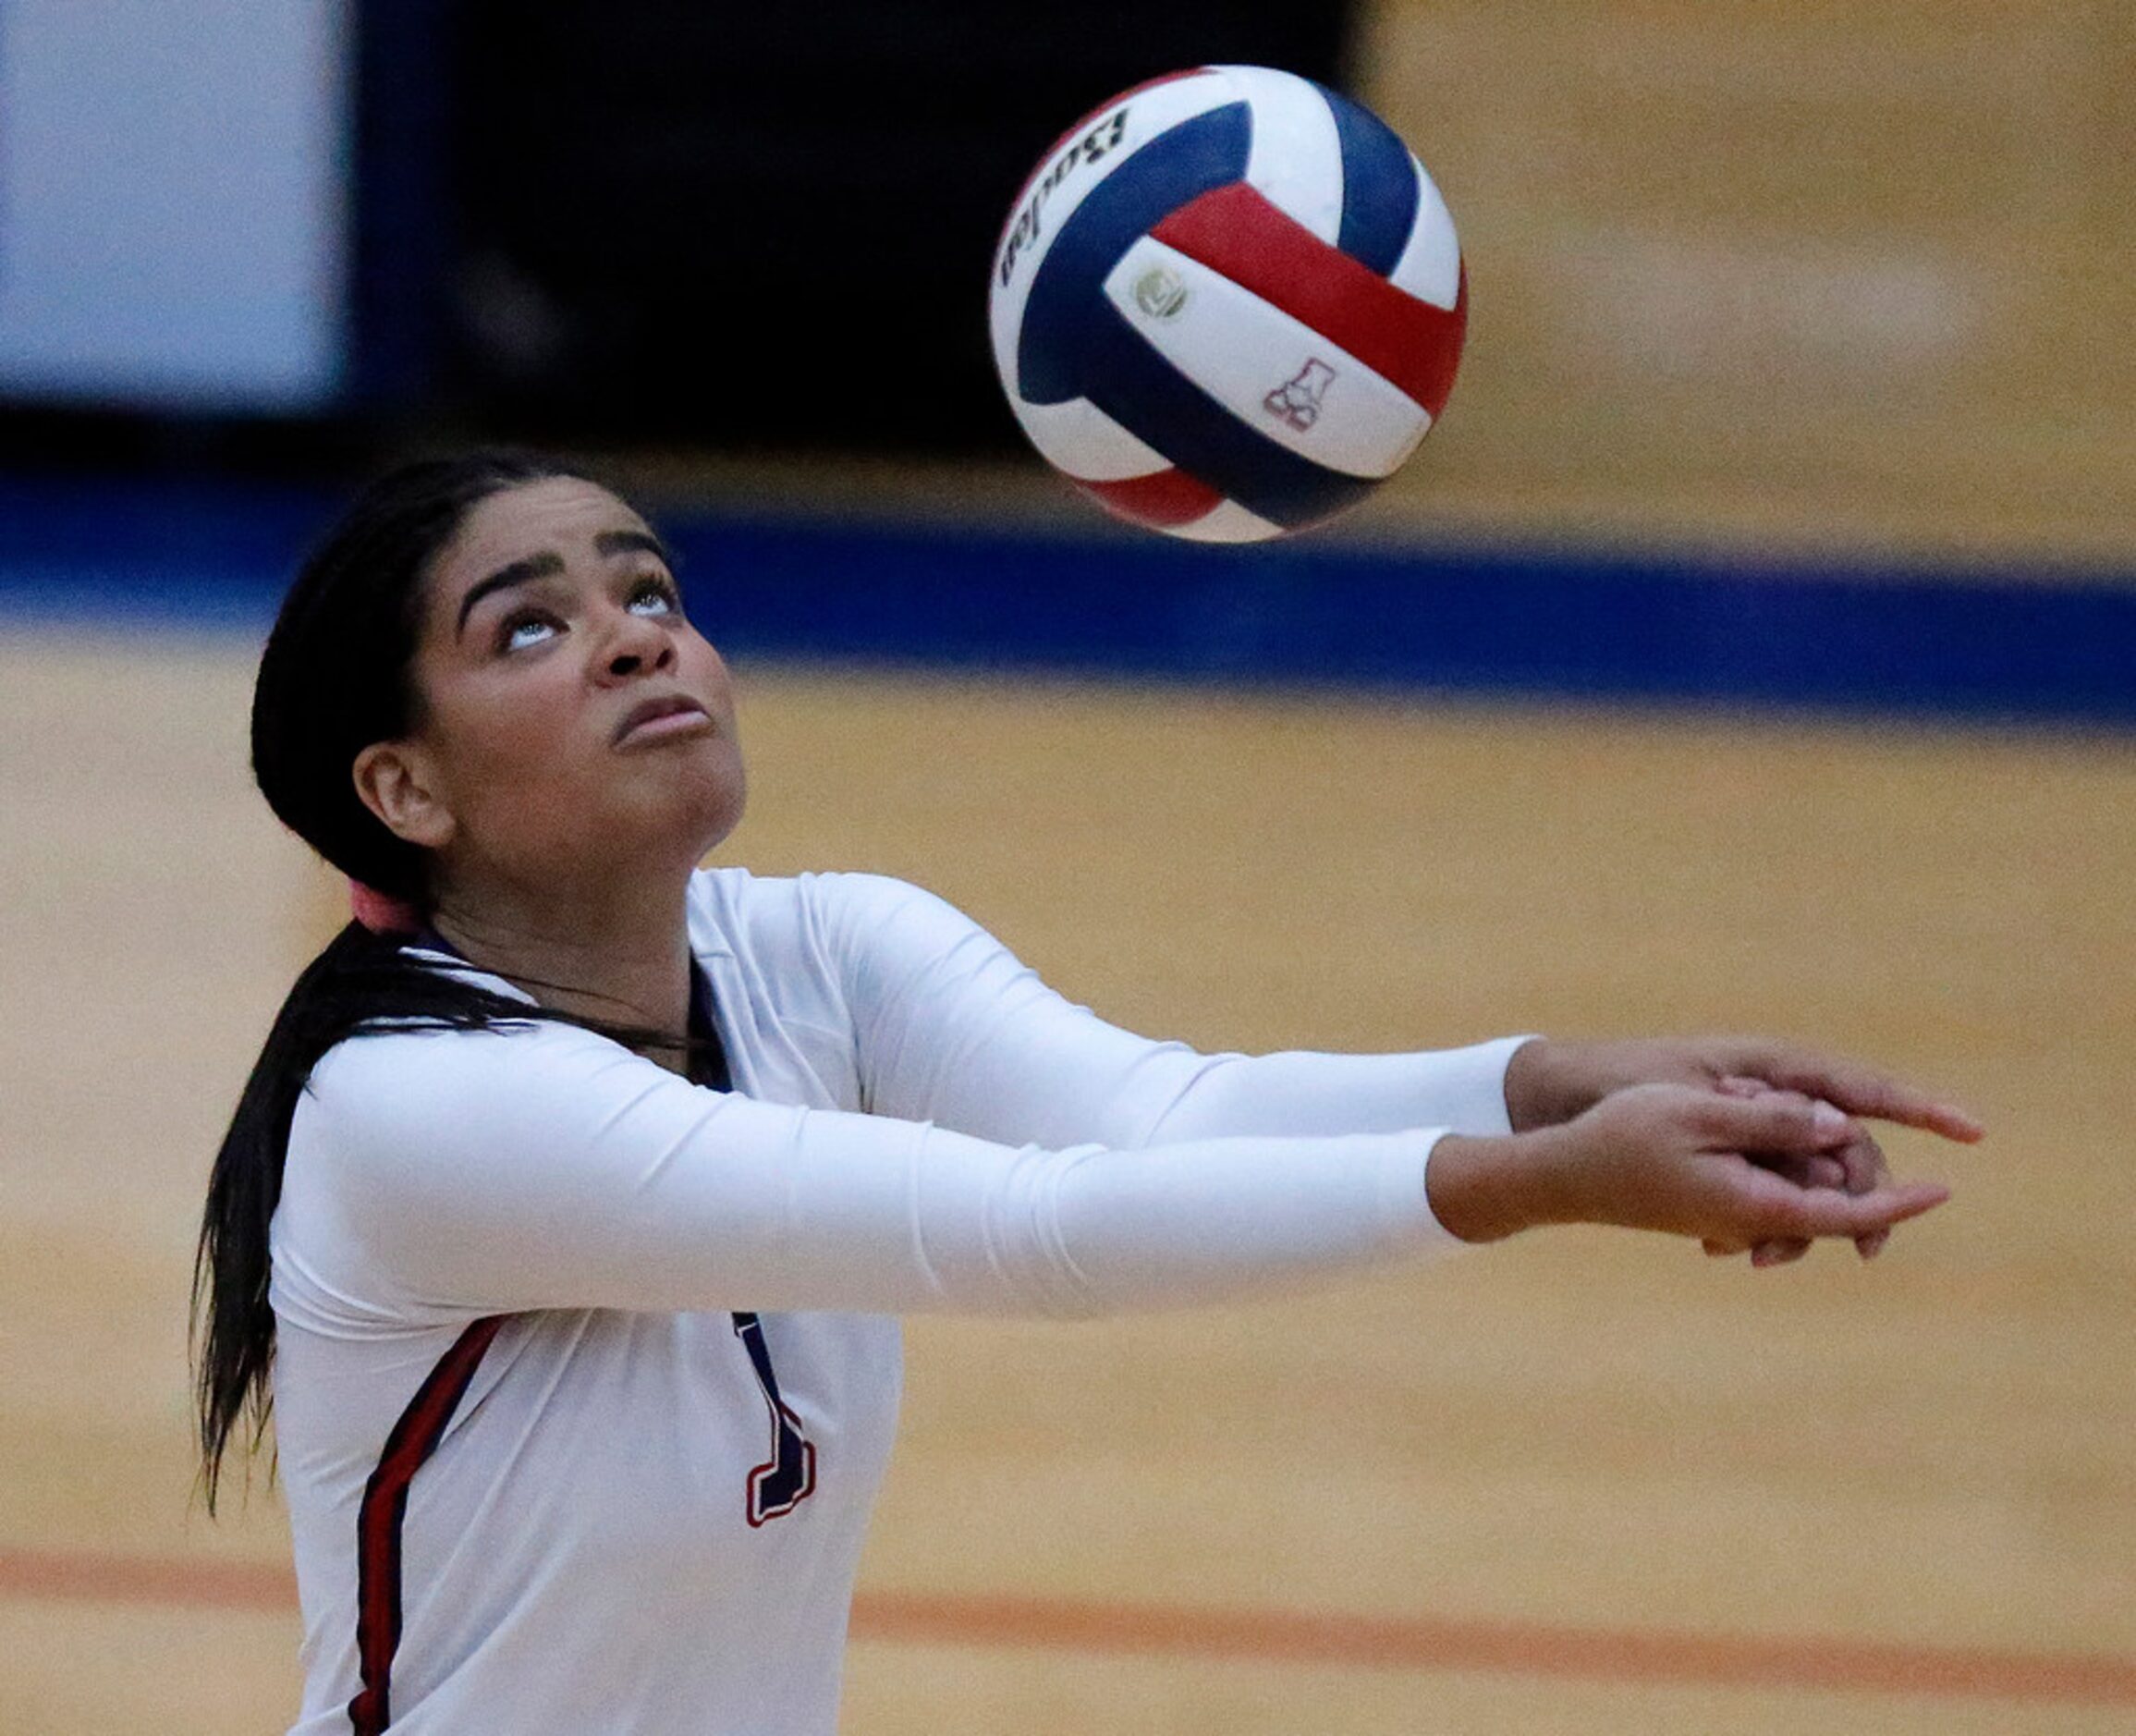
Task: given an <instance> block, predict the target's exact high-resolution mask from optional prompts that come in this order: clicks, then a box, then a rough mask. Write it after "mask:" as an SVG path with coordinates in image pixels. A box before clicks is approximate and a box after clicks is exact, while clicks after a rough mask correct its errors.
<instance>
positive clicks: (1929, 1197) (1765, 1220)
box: [1752, 1171, 1950, 1241]
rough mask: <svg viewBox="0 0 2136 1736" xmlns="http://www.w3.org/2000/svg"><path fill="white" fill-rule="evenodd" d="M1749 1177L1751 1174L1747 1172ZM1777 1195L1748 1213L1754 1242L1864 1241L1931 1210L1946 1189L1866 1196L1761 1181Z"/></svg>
mask: <svg viewBox="0 0 2136 1736" xmlns="http://www.w3.org/2000/svg"><path fill="white" fill-rule="evenodd" d="M1752 1175H1753V1178H1754V1179H1755V1178H1756V1176H1757V1172H1755V1171H1753V1172H1752ZM1763 1180H1764V1181H1765V1183H1766V1184H1767V1186H1768V1187H1769V1188H1776V1189H1779V1190H1781V1192H1780V1193H1779V1195H1778V1197H1777V1198H1774V1197H1771V1196H1770V1195H1768V1197H1767V1198H1765V1199H1764V1200H1763V1201H1761V1202H1760V1203H1759V1205H1758V1206H1757V1207H1755V1208H1753V1212H1752V1223H1753V1224H1754V1225H1755V1226H1756V1228H1755V1229H1754V1230H1753V1232H1752V1233H1753V1234H1755V1235H1756V1237H1757V1239H1758V1240H1760V1241H1768V1240H1775V1239H1789V1238H1796V1237H1802V1236H1810V1237H1818V1236H1846V1237H1848V1238H1849V1239H1852V1238H1854V1237H1857V1236H1869V1235H1874V1234H1875V1233H1876V1232H1877V1231H1878V1230H1880V1229H1890V1228H1891V1227H1892V1226H1893V1225H1895V1224H1903V1223H1905V1222H1906V1221H1907V1220H1908V1219H1909V1218H1913V1217H1919V1216H1921V1215H1922V1213H1923V1212H1928V1211H1933V1210H1935V1207H1937V1206H1938V1205H1941V1204H1943V1203H1944V1202H1945V1201H1946V1200H1947V1199H1948V1198H1950V1190H1949V1189H1948V1188H1946V1187H1943V1186H1941V1185H1939V1184H1938V1183H1935V1182H1932V1181H1910V1182H1900V1183H1895V1184H1893V1185H1891V1186H1888V1187H1882V1188H1878V1189H1877V1190H1875V1192H1871V1193H1837V1192H1831V1191H1830V1190H1828V1189H1818V1190H1816V1191H1813V1192H1804V1191H1802V1190H1800V1189H1788V1188H1787V1186H1786V1184H1785V1183H1783V1182H1781V1181H1779V1180H1778V1179H1777V1178H1776V1177H1764V1178H1763Z"/></svg>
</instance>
